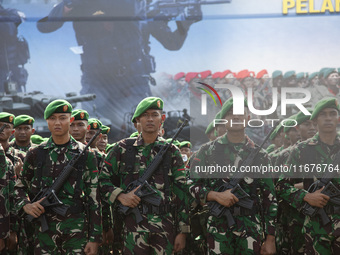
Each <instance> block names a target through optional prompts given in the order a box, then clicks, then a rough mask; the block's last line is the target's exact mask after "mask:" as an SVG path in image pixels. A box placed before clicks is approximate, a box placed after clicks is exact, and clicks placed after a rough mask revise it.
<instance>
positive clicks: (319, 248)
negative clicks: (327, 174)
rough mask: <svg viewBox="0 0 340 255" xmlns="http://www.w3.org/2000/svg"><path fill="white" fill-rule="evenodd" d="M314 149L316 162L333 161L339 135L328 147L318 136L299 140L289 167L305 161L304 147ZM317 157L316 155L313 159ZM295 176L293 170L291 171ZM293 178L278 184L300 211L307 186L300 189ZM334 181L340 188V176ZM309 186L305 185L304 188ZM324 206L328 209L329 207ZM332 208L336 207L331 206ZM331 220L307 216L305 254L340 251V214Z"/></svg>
mask: <svg viewBox="0 0 340 255" xmlns="http://www.w3.org/2000/svg"><path fill="white" fill-rule="evenodd" d="M306 149H309V150H313V151H314V152H315V156H314V155H313V159H312V160H313V161H312V162H313V163H317V164H328V165H329V164H332V162H333V160H334V156H335V155H336V153H337V152H338V151H339V149H340V138H339V136H337V137H336V139H335V141H334V145H333V146H329V145H327V144H325V143H322V142H321V141H320V138H319V135H318V134H316V135H315V136H314V137H312V138H310V139H308V140H306V141H304V142H301V143H299V144H298V145H297V146H296V147H295V148H294V149H293V150H292V152H291V154H290V156H289V158H288V160H287V162H286V164H287V165H288V166H296V167H298V166H299V165H300V164H306V162H302V159H301V152H302V151H303V150H306ZM314 157H316V158H314ZM290 174H291V175H292V173H290ZM322 176H323V174H322V173H320V174H318V175H315V174H314V173H313V174H311V176H310V177H308V178H314V179H315V180H316V179H317V178H322ZM294 182H295V181H294V178H290V176H286V178H280V179H279V181H278V184H277V187H278V192H279V193H280V197H281V198H282V199H284V200H285V201H286V202H288V203H289V204H290V205H291V206H292V207H294V208H296V209H297V210H299V211H300V210H301V209H302V207H303V205H304V201H303V199H304V196H305V195H306V194H307V192H308V191H306V190H305V189H297V188H295V187H294ZM332 182H333V184H334V185H336V186H337V187H338V188H339V187H340V178H333V179H332ZM305 188H306V187H305ZM328 206H332V204H331V202H328V204H327V205H326V207H328ZM326 207H325V208H326ZM332 207H333V206H332ZM328 217H329V219H330V220H331V223H329V224H327V225H325V226H323V225H322V222H321V221H320V219H319V217H318V216H315V217H313V218H311V217H309V216H306V217H305V220H304V224H303V229H302V233H303V234H304V237H305V251H304V253H305V254H323V255H324V254H338V253H339V252H340V250H339V240H338V238H339V236H340V235H339V233H340V224H339V222H340V213H339V212H337V211H334V213H331V214H328Z"/></svg>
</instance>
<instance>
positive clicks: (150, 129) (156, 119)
mask: <svg viewBox="0 0 340 255" xmlns="http://www.w3.org/2000/svg"><path fill="white" fill-rule="evenodd" d="M136 120H137V123H139V124H140V126H141V130H142V133H155V132H156V133H158V132H159V128H160V125H161V124H162V114H161V111H160V110H154V109H149V110H146V111H145V112H144V113H142V114H141V116H139V117H138V118H136Z"/></svg>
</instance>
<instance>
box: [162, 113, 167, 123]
mask: <svg viewBox="0 0 340 255" xmlns="http://www.w3.org/2000/svg"><path fill="white" fill-rule="evenodd" d="M165 119H166V116H165V114H162V123H163V122H164V121H165Z"/></svg>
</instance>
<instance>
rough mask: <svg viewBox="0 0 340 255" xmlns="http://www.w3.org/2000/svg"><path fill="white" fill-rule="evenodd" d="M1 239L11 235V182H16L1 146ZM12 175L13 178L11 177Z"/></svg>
mask: <svg viewBox="0 0 340 255" xmlns="http://www.w3.org/2000/svg"><path fill="white" fill-rule="evenodd" d="M0 160H1V161H0V162H1V163H0V164H1V165H0V239H5V238H7V237H8V235H9V230H10V200H9V196H10V194H11V187H13V185H11V184H10V182H11V181H12V182H14V178H13V177H14V173H13V172H12V173H11V172H10V171H9V170H10V169H12V171H13V167H11V168H10V167H9V166H8V164H10V162H8V159H7V158H6V157H5V152H4V150H3V148H2V146H1V145H0ZM11 175H12V178H10V176H11Z"/></svg>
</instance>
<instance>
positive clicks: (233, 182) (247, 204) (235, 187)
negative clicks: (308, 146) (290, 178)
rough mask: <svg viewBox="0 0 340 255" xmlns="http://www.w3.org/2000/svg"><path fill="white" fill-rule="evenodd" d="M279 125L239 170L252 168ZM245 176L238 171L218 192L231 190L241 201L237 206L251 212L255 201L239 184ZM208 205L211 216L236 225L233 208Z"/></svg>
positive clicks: (213, 202) (217, 204) (214, 203)
mask: <svg viewBox="0 0 340 255" xmlns="http://www.w3.org/2000/svg"><path fill="white" fill-rule="evenodd" d="M277 125H278V124H276V125H275V126H274V127H273V128H272V130H271V131H270V132H269V134H268V135H267V136H266V138H265V139H264V141H263V142H262V144H261V145H260V146H259V147H257V148H255V149H252V151H251V152H250V154H249V155H248V157H247V158H246V160H245V161H244V162H243V163H242V164H241V166H240V167H239V168H238V169H241V167H245V166H250V165H252V164H253V162H254V161H255V159H256V157H257V155H258V154H259V152H260V150H261V149H262V147H263V146H264V144H265V143H266V142H267V140H268V139H269V137H270V135H271V134H272V133H273V131H274V130H275V128H276V126H277ZM245 175H246V173H245V171H244V172H241V171H237V173H236V174H235V176H233V177H232V178H231V179H230V182H228V183H224V184H223V185H221V186H220V187H219V188H218V190H217V192H224V191H226V190H229V189H231V193H233V194H234V195H235V196H236V197H237V198H238V199H239V201H238V202H237V203H236V204H237V205H239V206H240V207H243V208H246V209H249V210H251V209H252V208H253V205H254V201H253V199H251V197H250V196H249V194H248V193H247V192H245V191H244V190H243V189H242V188H241V186H240V184H239V182H240V181H241V180H242V179H243V178H244V176H245ZM207 204H208V207H209V210H210V214H211V215H212V216H215V217H217V218H221V217H223V216H224V217H226V218H227V222H228V226H229V227H231V226H233V225H234V224H235V220H234V217H233V215H232V214H231V212H230V210H231V209H232V208H231V207H225V206H223V205H221V204H219V203H218V202H216V201H210V202H208V203H207Z"/></svg>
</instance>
